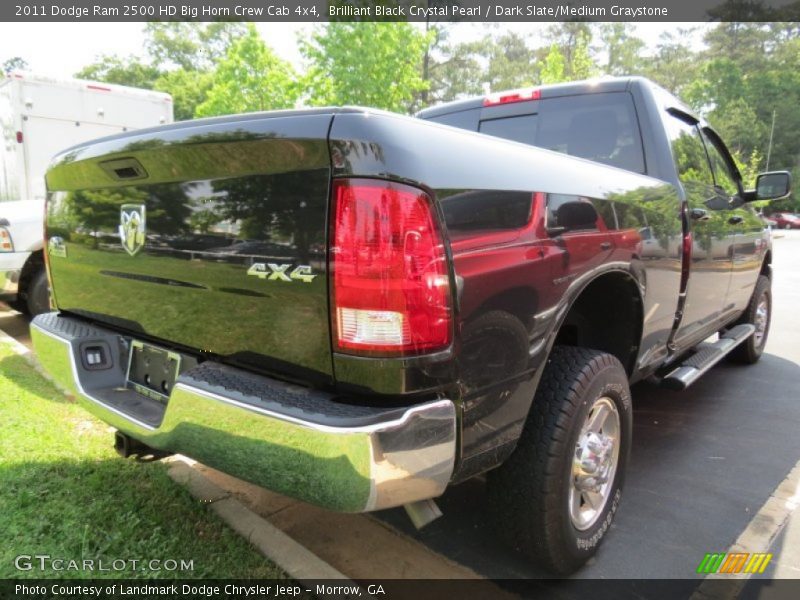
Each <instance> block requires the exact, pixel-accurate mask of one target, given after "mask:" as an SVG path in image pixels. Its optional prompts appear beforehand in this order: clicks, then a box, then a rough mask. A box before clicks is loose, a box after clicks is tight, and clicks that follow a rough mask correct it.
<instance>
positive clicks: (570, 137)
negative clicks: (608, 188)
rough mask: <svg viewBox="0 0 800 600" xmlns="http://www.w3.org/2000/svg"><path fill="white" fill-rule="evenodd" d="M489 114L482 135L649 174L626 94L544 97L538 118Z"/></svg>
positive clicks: (536, 104)
mask: <svg viewBox="0 0 800 600" xmlns="http://www.w3.org/2000/svg"><path fill="white" fill-rule="evenodd" d="M491 110H493V109H490V111H488V112H487V110H484V111H483V112H482V113H481V116H482V117H483V120H482V121H481V122H480V123H479V125H478V131H480V132H481V133H485V134H487V135H493V136H496V137H501V138H505V139H507V140H514V141H516V142H522V143H524V144H529V145H532V146H539V147H540V148H547V149H548V150H553V151H555V152H561V153H563V154H570V155H572V156H579V157H580V158H586V159H588V160H592V161H595V162H600V163H603V164H606V165H611V166H614V167H618V168H620V169H625V170H627V171H633V172H635V173H644V172H645V164H644V153H643V151H642V137H641V133H640V132H639V123H638V121H637V119H636V110H635V109H634V106H633V99H632V98H631V96H630V94H628V93H627V92H614V93H597V94H591V93H590V94H582V95H578V96H563V97H557V98H545V99H543V100H539V101H536V102H532V103H531V110H538V113H531V114H527V115H517V116H513V117H498V118H494V119H492V118H490V115H491ZM495 114H496V113H495Z"/></svg>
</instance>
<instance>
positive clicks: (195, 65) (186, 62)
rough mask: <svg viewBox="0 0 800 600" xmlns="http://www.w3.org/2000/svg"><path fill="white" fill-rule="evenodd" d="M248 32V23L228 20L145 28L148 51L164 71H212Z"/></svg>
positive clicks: (156, 24) (152, 25)
mask: <svg viewBox="0 0 800 600" xmlns="http://www.w3.org/2000/svg"><path fill="white" fill-rule="evenodd" d="M247 29H248V27H247V25H246V24H245V23H236V22H228V21H219V22H214V23H195V22H181V21H166V22H151V23H148V24H147V26H146V27H145V38H146V40H145V49H146V50H147V53H148V55H149V56H150V57H152V59H153V63H154V64H157V65H160V66H161V67H162V68H166V69H169V70H173V69H176V68H177V69H183V70H185V71H211V70H213V69H214V67H215V66H216V64H217V63H218V62H219V61H220V60H221V59H222V58H223V57H224V56H225V55H226V54H227V52H228V49H229V48H230V47H231V46H232V45H233V44H234V43H235V42H236V41H237V40H238V39H239V38H241V37H242V36H245V35H247Z"/></svg>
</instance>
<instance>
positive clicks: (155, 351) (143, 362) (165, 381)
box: [127, 340, 181, 404]
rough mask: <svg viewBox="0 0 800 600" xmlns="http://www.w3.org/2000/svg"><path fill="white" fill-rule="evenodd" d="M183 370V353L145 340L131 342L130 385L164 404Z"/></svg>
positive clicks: (128, 380) (128, 382)
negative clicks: (147, 342)
mask: <svg viewBox="0 0 800 600" xmlns="http://www.w3.org/2000/svg"><path fill="white" fill-rule="evenodd" d="M180 372H181V355H180V354H178V353H177V352H172V351H170V350H165V349H164V348H159V347H158V346H153V345H151V344H146V343H144V342H139V341H135V340H134V341H133V342H131V352H130V357H129V360H128V377H127V384H128V387H129V388H130V389H132V390H134V391H136V392H138V393H139V394H142V395H143V396H147V397H148V398H152V399H153V400H157V401H158V402H162V403H164V404H166V403H167V400H168V399H169V394H170V392H171V391H172V387H173V386H174V385H175V380H176V379H177V378H178V375H179V374H180Z"/></svg>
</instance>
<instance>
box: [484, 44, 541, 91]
mask: <svg viewBox="0 0 800 600" xmlns="http://www.w3.org/2000/svg"><path fill="white" fill-rule="evenodd" d="M488 59H489V65H488V68H487V70H486V81H488V82H489V84H490V85H491V88H492V89H493V90H509V89H514V88H520V87H527V86H531V85H533V84H534V83H535V82H536V81H537V79H538V78H539V73H538V71H539V69H538V65H537V63H536V54H535V52H534V51H533V50H532V49H531V48H529V47H528V44H527V41H526V39H525V37H523V36H521V35H519V34H517V33H514V32H513V31H512V32H508V33H505V34H503V35H500V36H499V37H497V38H496V39H494V40H493V41H492V43H491V44H490V45H489V56H488Z"/></svg>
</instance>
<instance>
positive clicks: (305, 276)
mask: <svg viewBox="0 0 800 600" xmlns="http://www.w3.org/2000/svg"><path fill="white" fill-rule="evenodd" d="M291 268H292V265H291V264H288V265H277V264H275V263H253V265H252V266H251V267H250V268H249V269H247V274H248V275H253V276H255V277H258V278H259V279H266V280H267V281H302V282H303V283H311V282H312V281H314V278H315V277H316V275H314V273H313V272H312V271H311V267H310V266H309V265H298V266H297V267H295V268H294V269H293V270H292V271H291V272H289V269H291Z"/></svg>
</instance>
